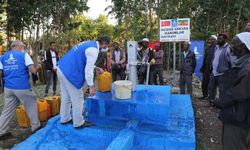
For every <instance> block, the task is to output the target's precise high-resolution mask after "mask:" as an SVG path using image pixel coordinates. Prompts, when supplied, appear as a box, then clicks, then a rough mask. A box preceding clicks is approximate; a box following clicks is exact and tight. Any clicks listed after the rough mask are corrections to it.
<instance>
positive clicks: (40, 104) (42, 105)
mask: <svg viewBox="0 0 250 150" xmlns="http://www.w3.org/2000/svg"><path fill="white" fill-rule="evenodd" d="M37 108H38V117H39V120H40V121H47V120H48V103H47V101H44V100H38V101H37Z"/></svg>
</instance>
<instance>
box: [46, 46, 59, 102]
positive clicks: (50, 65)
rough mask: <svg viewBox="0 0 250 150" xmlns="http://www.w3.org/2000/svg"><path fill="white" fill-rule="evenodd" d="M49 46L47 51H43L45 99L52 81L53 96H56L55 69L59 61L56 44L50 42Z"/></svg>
mask: <svg viewBox="0 0 250 150" xmlns="http://www.w3.org/2000/svg"><path fill="white" fill-rule="evenodd" d="M49 45H50V46H49V49H48V50H47V51H45V54H44V64H45V71H46V77H47V83H46V88H45V97H46V96H47V95H48V92H49V87H50V85H51V81H52V79H53V95H55V94H56V82H57V76H56V67H57V61H58V60H59V58H58V53H57V51H56V43H55V42H50V44H49Z"/></svg>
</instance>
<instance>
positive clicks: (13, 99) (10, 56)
mask: <svg viewBox="0 0 250 150" xmlns="http://www.w3.org/2000/svg"><path fill="white" fill-rule="evenodd" d="M24 46H25V45H24V44H23V42H21V41H18V40H17V41H13V42H12V44H11V50H9V51H8V52H6V53H5V54H4V55H3V56H2V57H1V61H0V70H1V72H2V76H3V80H4V102H5V105H4V108H3V111H2V114H1V116H0V140H4V139H6V138H9V137H11V135H12V134H11V132H8V129H9V126H8V125H9V122H10V120H11V117H12V116H13V114H14V113H15V111H16V108H17V107H18V105H19V104H20V103H22V104H23V105H24V108H25V110H26V112H27V114H28V116H29V119H30V123H31V131H32V132H35V131H36V130H38V129H39V128H40V122H39V120H38V111H37V101H36V96H35V94H34V93H33V92H32V90H31V86H30V83H29V72H31V73H37V71H38V69H39V68H40V67H39V66H36V65H34V63H33V61H32V59H31V58H30V56H29V55H28V54H27V53H24Z"/></svg>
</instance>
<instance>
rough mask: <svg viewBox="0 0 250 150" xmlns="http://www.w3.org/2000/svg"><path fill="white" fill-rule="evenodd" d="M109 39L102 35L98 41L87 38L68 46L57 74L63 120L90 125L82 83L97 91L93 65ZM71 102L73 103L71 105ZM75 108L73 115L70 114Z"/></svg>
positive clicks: (92, 92)
mask: <svg viewBox="0 0 250 150" xmlns="http://www.w3.org/2000/svg"><path fill="white" fill-rule="evenodd" d="M109 42H110V40H109V38H108V37H101V38H99V39H98V40H97V41H84V42H81V43H78V44H77V45H76V46H75V47H73V48H72V49H70V50H69V52H68V53H66V54H65V55H64V56H63V57H62V58H61V59H60V60H59V62H58V68H57V75H58V79H59V81H60V88H61V100H62V101H61V110H60V116H61V123H62V124H66V123H69V122H71V121H72V120H73V126H74V127H75V128H84V127H87V126H91V123H90V122H88V121H86V120H85V119H84V116H83V109H84V107H83V105H84V98H83V96H84V95H83V89H82V88H83V85H84V83H85V81H86V83H87V85H88V86H89V95H94V94H95V86H94V82H93V79H94V69H95V62H96V60H97V56H98V53H99V48H100V49H101V50H103V49H106V48H107V46H108V44H109ZM71 106H72V107H71ZM71 108H72V115H71Z"/></svg>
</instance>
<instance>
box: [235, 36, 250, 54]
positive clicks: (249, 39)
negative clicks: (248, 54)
mask: <svg viewBox="0 0 250 150" xmlns="http://www.w3.org/2000/svg"><path fill="white" fill-rule="evenodd" d="M236 36H237V37H238V38H239V39H240V40H241V42H242V43H244V44H245V45H246V47H247V48H248V50H249V51H250V32H242V33H239V34H237V35H236Z"/></svg>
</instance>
